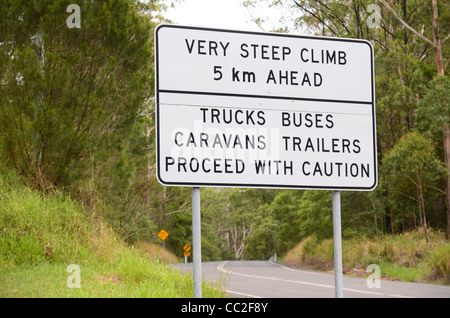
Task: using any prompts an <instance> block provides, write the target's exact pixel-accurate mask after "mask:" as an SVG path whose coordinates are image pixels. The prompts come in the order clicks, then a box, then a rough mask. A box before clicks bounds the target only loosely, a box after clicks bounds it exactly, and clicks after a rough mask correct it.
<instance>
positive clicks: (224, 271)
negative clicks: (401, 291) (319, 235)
mask: <svg viewBox="0 0 450 318" xmlns="http://www.w3.org/2000/svg"><path fill="white" fill-rule="evenodd" d="M226 263H228V261H225V262H223V263H221V264H219V266H217V269H218V270H219V271H221V272H223V273H226V274H230V275H237V276H243V277H250V278H259V279H267V280H274V281H280V282H287V283H294V284H301V285H308V286H314V287H321V288H328V289H334V288H335V287H334V285H324V284H317V283H309V282H302V281H298V280H288V279H282V278H275V277H265V276H257V275H250V274H241V273H236V272H232V271H229V270H226V269H224V266H225V264H226ZM268 263H270V264H274V265H278V266H280V267H283V268H285V269H288V270H291V271H298V272H300V271H299V270H294V269H290V268H288V267H285V266H283V265H279V264H275V263H273V262H270V261H268ZM343 289H344V290H346V291H349V292H355V293H361V294H371V295H377V296H389V297H400V298H408V297H407V296H402V295H391V294H384V293H378V292H372V291H364V290H359V289H352V288H343Z"/></svg>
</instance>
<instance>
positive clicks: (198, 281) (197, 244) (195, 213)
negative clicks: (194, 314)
mask: <svg viewBox="0 0 450 318" xmlns="http://www.w3.org/2000/svg"><path fill="white" fill-rule="evenodd" d="M200 218H201V215H200V188H197V187H194V188H192V245H193V246H192V247H193V256H192V263H193V268H194V269H193V271H194V298H202V237H201V219H200Z"/></svg>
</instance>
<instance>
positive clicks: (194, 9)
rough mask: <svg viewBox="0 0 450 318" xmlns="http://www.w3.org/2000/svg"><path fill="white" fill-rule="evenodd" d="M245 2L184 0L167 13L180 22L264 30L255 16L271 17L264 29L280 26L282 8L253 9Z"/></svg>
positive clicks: (167, 15)
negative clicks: (257, 23)
mask: <svg viewBox="0 0 450 318" xmlns="http://www.w3.org/2000/svg"><path fill="white" fill-rule="evenodd" d="M242 2H243V0H183V1H182V2H181V3H175V7H174V8H169V9H168V10H167V11H166V12H165V13H164V14H163V16H164V17H165V18H167V19H170V20H172V21H173V22H174V23H176V24H180V25H188V26H200V27H211V28H220V29H234V30H243V31H263V30H262V29H261V28H260V27H258V25H256V23H255V22H253V21H252V16H253V17H254V18H264V19H267V18H270V22H266V23H265V24H264V28H265V30H264V31H272V29H274V28H275V27H277V25H276V24H277V21H278V20H279V17H280V14H281V13H280V10H277V9H274V8H267V7H263V6H259V7H258V8H254V9H252V10H251V11H249V10H247V8H245V7H244V6H243V5H242ZM278 26H280V25H278Z"/></svg>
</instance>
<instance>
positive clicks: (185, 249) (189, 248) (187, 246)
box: [183, 244, 191, 252]
mask: <svg viewBox="0 0 450 318" xmlns="http://www.w3.org/2000/svg"><path fill="white" fill-rule="evenodd" d="M183 250H184V251H185V252H189V251H190V250H191V247H190V246H189V244H186V245H185V246H184V247H183Z"/></svg>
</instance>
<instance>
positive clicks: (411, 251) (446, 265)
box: [284, 229, 450, 285]
mask: <svg viewBox="0 0 450 318" xmlns="http://www.w3.org/2000/svg"><path fill="white" fill-rule="evenodd" d="M428 235H429V241H428V242H426V240H425V237H424V231H423V229H419V230H416V231H410V232H405V233H403V234H400V235H384V236H377V237H370V238H369V237H358V238H353V239H344V240H343V243H342V249H343V250H342V262H343V267H344V272H345V273H348V274H350V275H358V276H368V275H370V274H372V271H369V272H366V269H367V267H368V266H369V265H371V264H376V265H378V266H380V275H381V277H382V278H386V279H396V280H397V279H399V280H403V281H409V282H435V283H439V284H447V285H448V284H450V243H448V242H446V240H445V236H444V234H443V233H442V232H438V231H429V233H428ZM284 261H285V262H286V263H288V264H289V265H293V266H301V267H310V268H313V269H320V270H327V271H332V270H333V268H334V263H333V240H332V239H325V240H318V239H317V238H316V237H314V236H310V237H308V238H306V239H304V240H302V241H301V242H300V243H298V244H297V245H296V246H295V247H294V248H292V249H291V250H290V251H289V252H288V253H287V254H286V256H285V258H284Z"/></svg>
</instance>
